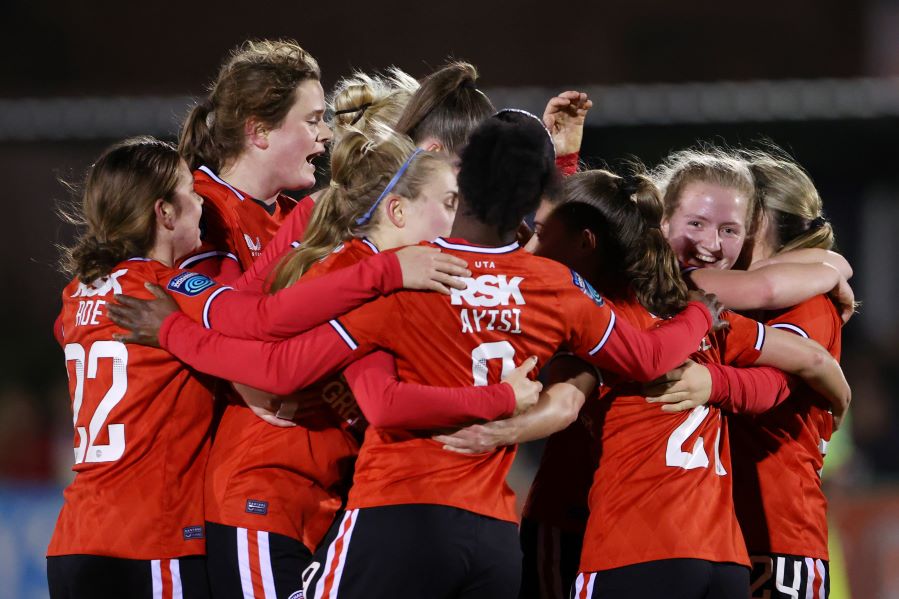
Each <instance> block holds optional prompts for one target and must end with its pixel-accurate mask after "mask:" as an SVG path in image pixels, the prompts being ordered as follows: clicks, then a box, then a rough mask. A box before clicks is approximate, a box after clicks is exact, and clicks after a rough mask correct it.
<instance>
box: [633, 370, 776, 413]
mask: <svg viewBox="0 0 899 599" xmlns="http://www.w3.org/2000/svg"><path fill="white" fill-rule="evenodd" d="M644 393H645V394H646V401H647V402H649V403H658V404H661V406H662V411H663V412H683V411H685V410H692V409H693V408H695V407H697V406H701V405H704V404H706V403H709V404H712V405H713V406H716V407H717V408H719V409H721V410H724V411H727V412H732V413H737V414H760V413H762V412H766V411H767V410H770V409H771V408H773V407H774V406H776V405H779V404H780V403H782V402H783V401H784V400H786V399H787V398H788V397H789V396H790V393H791V388H790V379H789V377H787V375H786V374H785V373H784V372H782V371H780V370H778V369H777V368H772V367H769V366H754V367H749V368H736V367H733V366H727V365H723V364H716V363H711V364H709V363H705V364H699V363H697V362H694V361H693V360H687V361H686V362H685V363H684V364H682V365H681V366H679V367H678V368H675V369H674V370H672V371H670V372H668V373H666V374H665V375H664V376H662V377H660V378H658V379H656V380H655V381H653V382H651V383H648V384H647V385H646V386H644Z"/></svg>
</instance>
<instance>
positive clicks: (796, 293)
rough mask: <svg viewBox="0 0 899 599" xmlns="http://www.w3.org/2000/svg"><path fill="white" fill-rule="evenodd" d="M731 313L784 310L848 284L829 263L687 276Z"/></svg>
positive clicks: (703, 270)
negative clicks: (712, 295)
mask: <svg viewBox="0 0 899 599" xmlns="http://www.w3.org/2000/svg"><path fill="white" fill-rule="evenodd" d="M685 276H686V277H688V278H690V279H691V280H692V282H693V284H694V285H695V286H696V287H698V288H700V289H704V290H705V291H708V292H709V293H714V294H715V295H717V296H718V299H719V300H720V301H721V302H722V303H723V304H724V305H725V306H727V307H728V308H730V309H731V310H780V309H783V308H789V307H791V306H795V305H796V304H799V303H801V302H804V301H805V300H808V299H811V298H813V297H815V296H816V295H821V294H823V293H829V292H830V291H831V290H834V289H836V288H838V287H839V286H840V285H843V284H845V279H844V278H843V277H842V276H841V275H840V272H839V271H838V270H837V269H836V268H834V267H833V266H830V265H829V264H825V263H820V262H819V263H808V264H799V263H776V264H775V263H772V264H769V265H767V266H763V267H761V268H756V269H753V270H719V269H715V268H700V269H696V270H692V271H690V272H689V273H687V274H686V275H685Z"/></svg>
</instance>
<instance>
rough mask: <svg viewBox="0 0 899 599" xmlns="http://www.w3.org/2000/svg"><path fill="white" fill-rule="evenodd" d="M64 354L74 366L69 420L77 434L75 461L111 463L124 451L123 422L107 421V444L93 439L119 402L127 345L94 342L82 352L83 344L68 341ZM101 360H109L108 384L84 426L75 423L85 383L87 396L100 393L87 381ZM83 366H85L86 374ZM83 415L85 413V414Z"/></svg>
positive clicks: (124, 382) (125, 382) (124, 387)
mask: <svg viewBox="0 0 899 599" xmlns="http://www.w3.org/2000/svg"><path fill="white" fill-rule="evenodd" d="M65 354H66V364H68V362H74V367H75V391H74V393H73V394H72V412H73V418H72V423H73V425H74V427H75V431H76V432H77V433H78V446H77V447H75V463H76V464H81V463H84V462H88V463H93V462H114V461H116V460H118V459H119V458H121V457H122V454H124V453H125V425H124V424H109V425H108V426H107V430H108V433H109V443H108V444H107V445H98V444H97V442H96V441H97V438H98V437H99V436H100V432H101V431H102V430H103V426H104V424H106V419H107V418H109V414H110V412H112V410H113V408H115V407H116V406H117V405H118V403H119V402H120V401H122V398H123V397H125V392H126V391H127V390H128V373H127V368H128V348H127V347H125V345H124V344H123V343H119V342H118V341H95V342H94V343H93V344H92V345H91V346H90V351H87V352H85V349H84V346H82V345H81V344H80V343H69V344H67V345H66V347H65ZM102 359H108V360H111V361H112V364H111V366H112V383H111V384H110V386H109V388H108V389H107V390H106V393H105V395H103V398H102V399H101V400H100V403H99V404H97V407H96V409H95V410H94V412H93V414H90V421H89V424H88V425H87V428H85V427H84V426H79V425H78V418H79V416H80V415H81V408H82V404H83V403H84V393H85V385H88V386H89V387H91V388H90V389H89V393H88V397H95V396H96V395H98V393H99V392H101V390H99V389H96V390H95V389H93V386H94V385H96V384H97V383H93V384H92V383H91V381H94V380H96V378H97V371H98V367H99V364H100V360H102ZM85 366H87V372H86V373H85ZM85 374H86V375H87V376H86V377H85ZM70 376H71V375H70ZM87 416H88V415H87V414H85V417H87ZM85 419H86V418H85Z"/></svg>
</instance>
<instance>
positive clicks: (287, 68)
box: [178, 39, 321, 171]
mask: <svg viewBox="0 0 899 599" xmlns="http://www.w3.org/2000/svg"><path fill="white" fill-rule="evenodd" d="M320 78H321V71H320V70H319V67H318V62H316V60H315V59H314V58H313V57H312V56H311V55H310V54H309V53H308V52H306V51H305V50H303V49H302V48H301V47H300V46H299V44H297V43H296V42H295V41H294V40H289V39H285V40H258V41H254V40H251V41H247V42H244V43H243V44H241V45H240V46H239V47H237V48H235V49H234V50H232V51H231V54H230V56H229V57H228V60H226V61H225V63H224V64H223V65H222V67H221V69H220V70H219V73H218V77H216V79H215V82H214V83H213V84H212V86H211V87H210V89H209V94H208V95H207V96H206V97H205V98H203V99H202V100H201V101H200V102H199V103H198V104H197V105H196V106H195V107H194V108H193V109H192V110H191V111H190V113H189V114H188V115H187V118H186V119H185V120H184V125H183V126H182V128H181V137H180V139H179V141H178V151H179V152H181V155H182V156H183V157H184V160H185V161H187V166H188V167H189V168H190V169H191V170H194V169H196V168H199V167H200V166H201V165H204V164H205V165H207V166H209V167H210V168H212V169H213V170H216V171H218V170H221V169H222V168H223V167H224V166H225V165H226V163H228V162H229V161H231V160H233V159H234V158H236V157H237V156H239V155H240V153H241V152H242V151H243V148H244V144H245V138H246V134H245V132H244V127H245V125H246V122H247V119H250V118H256V119H257V120H259V122H260V124H262V125H263V126H265V127H268V128H270V129H276V128H278V127H280V126H281V123H283V122H284V117H286V116H287V113H288V112H290V109H291V108H292V107H293V104H294V102H295V101H296V91H297V87H298V86H299V85H300V84H301V83H303V82H304V81H309V80H314V81H318V80H319V79H320Z"/></svg>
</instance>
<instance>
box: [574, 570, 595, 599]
mask: <svg viewBox="0 0 899 599" xmlns="http://www.w3.org/2000/svg"><path fill="white" fill-rule="evenodd" d="M594 584H596V572H578V575H577V578H575V579H574V597H575V599H590V598H591V597H593V585H594Z"/></svg>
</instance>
